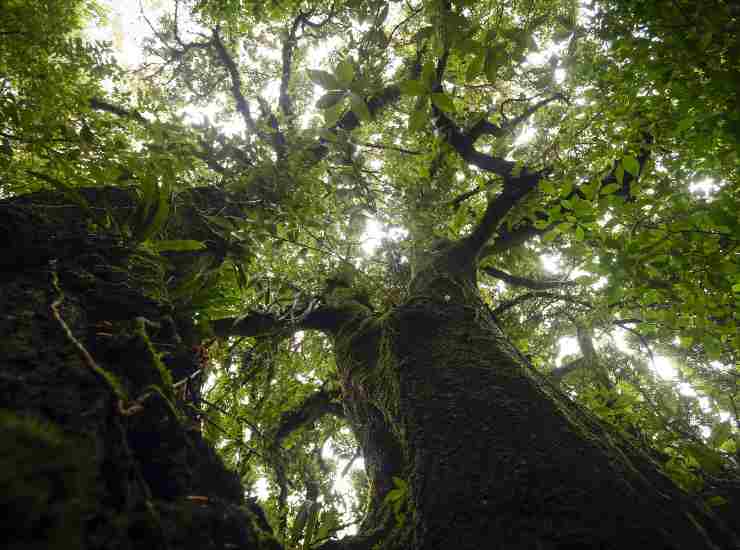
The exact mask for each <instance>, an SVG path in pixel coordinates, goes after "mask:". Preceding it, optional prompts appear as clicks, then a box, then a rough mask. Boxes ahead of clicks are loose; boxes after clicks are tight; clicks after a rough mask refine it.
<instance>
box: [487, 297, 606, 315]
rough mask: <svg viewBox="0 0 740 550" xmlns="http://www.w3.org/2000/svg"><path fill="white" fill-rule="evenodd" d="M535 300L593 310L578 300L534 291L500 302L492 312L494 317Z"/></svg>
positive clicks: (587, 304)
mask: <svg viewBox="0 0 740 550" xmlns="http://www.w3.org/2000/svg"><path fill="white" fill-rule="evenodd" d="M537 298H548V299H550V300H553V301H555V300H562V301H564V302H570V303H572V304H577V305H579V306H583V307H585V308H588V309H593V305H591V304H590V303H588V302H586V301H583V300H579V299H578V298H573V297H571V296H567V295H563V294H554V293H552V292H545V291H536V292H525V293H524V294H520V295H519V296H517V297H516V298H512V299H511V300H507V301H506V302H501V303H500V304H499V305H498V306H496V308H494V310H493V311H492V313H493V315H494V316H498V315H501V314H503V313H505V312H506V311H508V310H510V309H511V308H513V307H515V306H518V305H519V304H521V303H523V302H526V301H528V300H534V299H537Z"/></svg>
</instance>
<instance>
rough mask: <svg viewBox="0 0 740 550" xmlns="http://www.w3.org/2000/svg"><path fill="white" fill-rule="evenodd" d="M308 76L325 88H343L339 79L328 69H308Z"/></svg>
mask: <svg viewBox="0 0 740 550" xmlns="http://www.w3.org/2000/svg"><path fill="white" fill-rule="evenodd" d="M308 78H310V79H311V82H313V83H314V84H318V85H319V86H321V87H322V88H324V89H325V90H338V89H341V86H340V85H339V82H337V79H336V78H334V75H333V74H331V73H328V72H326V71H321V70H318V69H308Z"/></svg>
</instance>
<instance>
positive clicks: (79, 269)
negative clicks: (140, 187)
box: [0, 191, 280, 550]
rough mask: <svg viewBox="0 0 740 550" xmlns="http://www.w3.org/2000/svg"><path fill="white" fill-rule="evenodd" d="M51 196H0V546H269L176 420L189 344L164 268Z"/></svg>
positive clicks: (262, 526)
mask: <svg viewBox="0 0 740 550" xmlns="http://www.w3.org/2000/svg"><path fill="white" fill-rule="evenodd" d="M100 192H102V191H100ZM109 196H110V197H114V196H118V198H120V199H122V200H123V202H124V203H126V204H129V205H130V204H131V196H129V195H127V194H126V193H123V194H117V193H113V194H112V195H109ZM59 199H60V197H58V196H56V197H53V196H51V195H48V194H37V195H30V196H27V197H22V198H20V199H14V200H9V201H0V244H2V246H0V248H2V250H3V251H4V254H3V259H2V260H0V265H2V267H3V269H2V279H1V280H2V285H0V308H1V309H2V316H1V317H0V429H1V430H2V434H3V436H2V443H1V444H0V508H2V510H3V517H2V518H1V519H0V540H3V541H4V548H9V549H14V550H15V549H17V550H21V549H27V548H70V549H73V548H74V549H78V548H79V549H84V550H96V549H100V550H110V549H116V550H128V549H138V548H151V549H157V550H159V549H162V550H166V549H175V548H177V549H188V548H192V549H198V550H203V549H211V550H226V549H227V548H250V549H251V548H254V549H270V550H277V549H279V548H280V545H279V544H278V543H277V541H276V539H275V538H274V537H273V536H272V534H271V532H270V528H269V526H268V525H267V522H266V521H265V519H264V514H263V513H262V511H261V510H260V509H259V507H257V506H256V505H255V504H254V503H252V502H248V501H245V499H244V490H243V488H242V486H241V484H240V482H239V479H238V477H237V476H236V475H235V474H233V473H231V472H229V471H228V470H226V468H225V467H224V465H223V463H222V462H221V460H220V458H219V457H218V456H217V455H216V453H215V451H214V450H213V449H212V448H211V447H210V446H209V444H207V443H206V442H205V440H204V439H203V438H202V437H201V435H200V432H199V430H198V429H197V426H198V423H197V421H196V418H194V417H192V416H188V414H187V413H185V412H184V411H187V410H188V405H190V404H192V403H190V404H189V403H186V402H184V401H183V399H182V396H179V395H178V394H177V390H176V387H175V384H173V382H176V381H179V380H181V379H183V378H188V377H189V376H190V375H191V374H192V373H193V372H195V371H197V370H198V368H199V366H200V365H199V364H198V356H197V353H196V352H195V350H194V349H193V346H195V345H197V344H199V343H200V342H199V341H198V339H197V336H196V334H197V331H195V330H193V327H192V323H191V322H189V321H188V320H187V319H188V317H187V315H179V314H178V313H179V312H178V310H177V308H176V306H175V305H174V304H173V302H172V301H171V300H170V299H169V297H168V288H167V281H168V280H169V277H166V276H165V267H164V264H163V262H162V261H161V259H160V258H157V257H156V255H154V254H151V253H149V252H147V251H146V250H143V249H139V248H137V247H136V245H135V243H130V242H128V243H127V242H126V241H125V239H122V238H121V236H120V235H116V234H113V233H110V232H105V231H101V230H98V231H91V230H90V229H89V227H88V226H87V223H86V222H87V220H86V218H85V215H84V212H81V211H80V208H79V207H76V206H75V205H70V204H69V202H68V201H66V202H65V201H64V200H59ZM119 213H120V212H119ZM6 251H7V253H6ZM180 387H183V386H180Z"/></svg>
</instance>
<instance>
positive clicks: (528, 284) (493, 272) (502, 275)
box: [480, 266, 576, 290]
mask: <svg viewBox="0 0 740 550" xmlns="http://www.w3.org/2000/svg"><path fill="white" fill-rule="evenodd" d="M480 269H481V271H483V272H484V273H486V274H487V275H490V276H491V277H493V278H494V279H500V280H502V281H504V282H506V283H508V284H510V285H513V286H522V287H524V288H530V289H532V290H546V289H548V288H562V287H564V286H573V285H575V284H576V283H575V282H573V281H552V280H551V281H537V280H535V279H528V278H526V277H518V276H516V275H511V274H509V273H506V272H505V271H501V270H500V269H496V268H495V267H492V266H487V267H482V268H480Z"/></svg>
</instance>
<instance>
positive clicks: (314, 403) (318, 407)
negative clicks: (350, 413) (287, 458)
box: [275, 390, 344, 445]
mask: <svg viewBox="0 0 740 550" xmlns="http://www.w3.org/2000/svg"><path fill="white" fill-rule="evenodd" d="M337 397H338V395H337V394H336V393H329V392H327V391H325V390H321V391H318V392H316V393H314V394H313V395H310V396H309V397H308V398H307V399H306V400H305V401H304V402H303V403H301V404H300V405H299V406H298V407H296V408H295V409H293V410H291V411H287V412H284V413H283V414H282V416H281V418H280V425H279V426H278V429H277V432H276V433H275V443H276V444H277V445H280V443H282V441H283V440H284V439H285V438H286V437H288V436H289V435H290V434H291V433H293V432H294V431H296V430H297V429H298V428H300V427H302V426H305V425H307V424H311V423H312V422H315V421H316V420H318V419H319V418H321V417H322V416H324V415H327V414H333V415H334V416H338V417H344V409H343V408H342V405H341V404H340V403H338V402H337V401H335V399H336V398H337Z"/></svg>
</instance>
